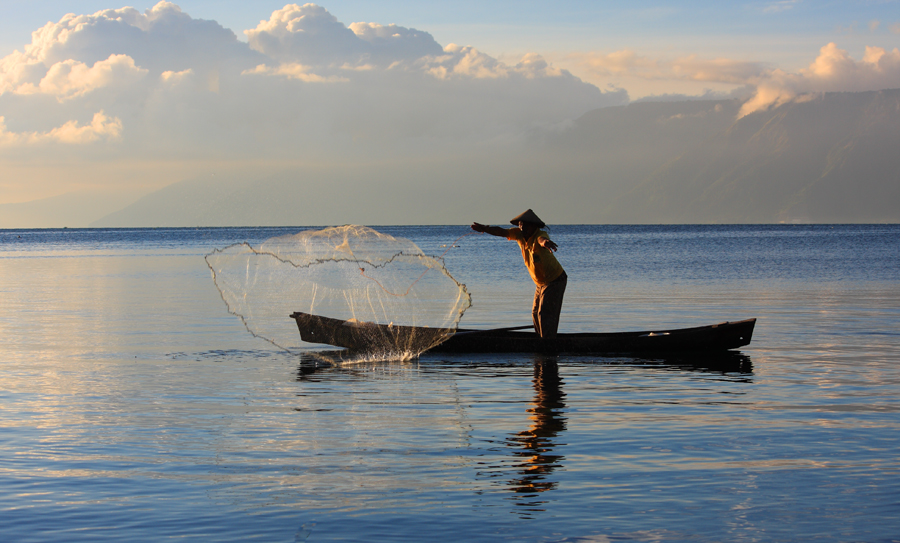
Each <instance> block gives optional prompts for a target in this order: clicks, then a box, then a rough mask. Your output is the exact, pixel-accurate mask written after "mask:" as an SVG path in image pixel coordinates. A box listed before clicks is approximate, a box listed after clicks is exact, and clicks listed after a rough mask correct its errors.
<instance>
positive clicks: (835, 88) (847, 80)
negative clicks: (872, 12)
mask: <svg viewBox="0 0 900 543" xmlns="http://www.w3.org/2000/svg"><path fill="white" fill-rule="evenodd" d="M751 82H752V83H753V84H755V85H756V89H757V91H756V94H755V96H754V97H753V98H751V99H750V100H749V101H747V103H745V104H744V106H743V107H742V108H741V113H740V114H741V115H742V116H743V115H748V114H750V113H753V112H754V111H759V110H762V109H767V108H769V107H772V106H776V105H780V104H784V103H787V102H789V101H791V100H795V99H798V98H801V97H803V96H805V95H807V94H809V93H819V92H860V91H870V90H881V89H889V88H900V49H896V48H895V49H894V50H892V51H887V50H885V49H884V48H881V47H866V50H865V54H864V55H863V58H862V59H860V60H855V59H854V58H853V57H851V56H850V54H849V53H848V52H847V51H845V50H843V49H840V48H838V46H837V45H836V44H834V43H829V44H828V45H826V46H824V47H822V49H820V50H819V56H818V57H816V59H815V60H814V61H813V62H812V63H811V64H810V65H809V67H807V68H805V69H803V70H800V71H799V72H798V73H789V72H785V71H782V70H772V71H770V72H766V73H764V74H762V75H760V76H759V77H757V78H753V79H752V80H751Z"/></svg>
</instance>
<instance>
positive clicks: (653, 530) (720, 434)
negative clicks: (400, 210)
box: [0, 225, 900, 542]
mask: <svg viewBox="0 0 900 543" xmlns="http://www.w3.org/2000/svg"><path fill="white" fill-rule="evenodd" d="M299 230H301V228H281V229H276V228H255V229H251V228H245V229H240V228H234V229H139V230H31V231H29V230H4V231H0V371H2V377H0V540H3V541H15V542H20V541H21V542H25V541H67V542H69V541H125V540H128V541H160V540H167V539H179V540H186V541H244V540H260V541H276V542H277V541H284V542H294V541H452V540H465V541H567V542H570V541H583V542H588V541H590V542H610V541H652V542H669V541H701V542H706V541H708V542H720V541H748V542H749V541H810V540H815V541H826V542H829V541H835V542H846V541H865V542H888V541H900V454H898V450H900V431H898V430H900V226H898V225H839V226H830V225H828V226H826V225H819V226H801V225H773V226H759V225H753V226H643V227H641V226H627V227H625V226H558V227H553V228H552V229H551V231H550V232H551V235H552V237H553V238H554V239H555V241H557V242H558V243H559V245H560V247H561V249H560V252H559V253H558V257H559V259H560V261H561V262H562V263H563V265H564V266H565V267H566V270H567V272H568V274H569V287H568V291H567V293H566V301H565V305H564V309H563V315H562V325H561V331H615V330H629V329H652V328H661V327H681V326H692V325H698V324H711V323H714V322H720V321H724V320H737V319H744V318H749V317H757V318H758V319H759V321H758V323H757V327H756V332H755V335H754V338H753V342H752V343H751V344H750V345H749V346H747V347H746V348H744V349H742V350H741V351H740V352H739V353H736V354H734V355H731V356H724V357H717V358H715V359H690V358H688V359H684V358H681V359H666V358H654V359H646V358H621V357H620V358H606V357H599V356H559V357H549V358H548V357H539V356H531V355H477V356H451V355H438V354H428V353H425V354H424V355H422V356H421V357H420V358H419V359H417V360H414V361H412V362H378V363H376V362H370V363H365V364H353V365H341V366H335V365H328V364H325V363H323V362H322V361H321V360H318V359H317V358H315V357H313V356H310V355H309V354H306V353H300V354H297V353H294V354H290V353H286V352H284V351H281V350H279V349H277V348H275V347H274V346H272V345H270V344H269V343H267V342H265V341H262V340H260V339H257V338H254V337H252V336H251V335H250V334H249V333H248V332H247V331H246V330H245V329H244V327H243V326H242V324H241V322H240V321H239V320H238V319H237V318H236V317H234V316H233V315H230V314H229V313H228V312H227V310H226V308H225V305H224V303H223V302H222V299H221V298H220V296H219V293H218V291H217V290H216V288H215V286H214V284H213V281H212V280H211V277H210V272H209V269H208V268H207V266H206V263H205V262H204V259H203V256H204V255H205V254H207V253H208V252H210V251H211V250H212V249H214V248H217V247H224V246H226V245H229V244H231V243H235V242H243V241H247V242H250V243H252V244H257V243H259V242H261V241H263V240H265V239H267V238H269V237H272V236H275V235H280V234H286V233H293V232H296V231H299ZM378 230H380V231H382V232H385V233H388V234H391V235H394V236H401V237H405V238H409V239H411V240H413V241H414V242H416V243H417V244H418V245H419V246H420V247H421V248H422V249H423V250H424V251H425V252H426V253H428V254H436V255H439V254H441V253H443V252H444V251H445V250H446V247H445V246H446V245H448V244H452V243H453V242H454V241H455V240H457V239H458V238H459V237H460V236H462V235H463V234H466V233H467V232H469V230H468V228H467V227H466V226H443V227H431V226H429V227H390V228H388V227H383V228H378ZM457 245H458V247H455V248H452V249H451V250H450V251H449V252H447V254H446V256H445V262H446V265H447V268H448V269H449V270H450V272H451V273H452V274H453V275H454V277H456V279H458V280H459V281H461V282H463V283H465V284H466V285H467V287H468V290H469V292H470V293H471V294H472V298H473V306H472V308H471V309H469V311H468V312H467V313H466V314H465V316H464V317H463V321H462V325H463V326H466V327H499V326H516V325H522V324H528V323H529V322H530V307H531V297H532V292H533V286H532V284H531V283H530V280H529V279H528V276H527V273H526V272H525V270H524V267H523V266H522V263H521V256H520V255H519V252H518V248H517V246H516V245H515V244H514V243H512V242H507V241H505V240H502V239H499V238H492V237H490V236H483V235H481V236H479V235H473V236H467V237H464V238H462V239H459V240H458V241H457ZM285 295H286V296H289V295H290V293H285ZM285 326H288V327H294V326H295V324H294V323H293V321H291V320H290V319H287V318H286V319H285ZM309 349H310V350H311V351H313V350H316V348H314V347H313V346H310V347H309ZM317 360H318V361H317Z"/></svg>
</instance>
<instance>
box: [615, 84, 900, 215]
mask: <svg viewBox="0 0 900 543" xmlns="http://www.w3.org/2000/svg"><path fill="white" fill-rule="evenodd" d="M898 143H900V90H890V91H880V92H867V93H834V94H825V95H820V96H818V97H816V98H815V99H812V100H808V101H805V102H801V103H789V104H785V105H783V106H781V107H778V108H775V109H773V110H770V111H767V112H759V113H754V114H751V115H748V116H746V117H744V118H742V119H740V120H738V121H737V122H735V123H734V124H733V125H731V126H730V127H729V128H728V129H727V130H725V131H723V132H722V133H720V134H717V135H716V136H715V137H713V138H711V139H709V140H708V141H705V142H703V143H702V145H696V146H694V147H693V148H692V149H691V150H689V151H688V152H686V153H684V154H682V155H681V156H679V157H677V158H674V159H672V160H670V161H668V162H667V163H666V164H664V165H663V166H662V167H660V168H658V169H657V170H656V171H654V172H653V173H652V174H651V175H649V176H648V177H647V178H646V179H645V180H644V181H643V182H641V183H640V184H638V185H637V186H636V187H635V188H634V189H633V190H631V191H630V192H628V193H627V194H625V195H622V196H620V197H619V198H617V199H616V200H615V201H613V202H612V203H611V204H610V205H609V206H607V207H606V208H605V210H604V216H605V218H606V219H607V220H608V221H609V222H622V223H627V222H635V221H634V217H635V216H640V217H642V220H641V221H640V222H659V223H706V222H720V223H723V222H779V221H803V222H882V221H887V222H896V221H898V220H900V153H898V152H897V146H898Z"/></svg>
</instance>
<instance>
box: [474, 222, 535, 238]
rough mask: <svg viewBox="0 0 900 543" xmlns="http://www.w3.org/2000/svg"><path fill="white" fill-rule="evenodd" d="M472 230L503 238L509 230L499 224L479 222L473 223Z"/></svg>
mask: <svg viewBox="0 0 900 543" xmlns="http://www.w3.org/2000/svg"><path fill="white" fill-rule="evenodd" d="M472 230H474V231H476V232H484V233H485V234H490V235H492V236H498V237H501V238H505V237H506V232H507V230H506V228H501V227H499V226H486V225H484V224H481V223H477V222H473V223H472ZM548 241H549V240H548Z"/></svg>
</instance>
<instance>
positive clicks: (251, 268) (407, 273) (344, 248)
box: [206, 225, 471, 359]
mask: <svg viewBox="0 0 900 543" xmlns="http://www.w3.org/2000/svg"><path fill="white" fill-rule="evenodd" d="M206 262H207V264H208V265H209V268H210V270H211V271H212V275H213V280H214V281H215V284H216V287H217V288H218V289H219V292H220V293H221V295H222V299H223V300H224V301H225V303H226V304H227V306H228V309H229V311H230V312H231V313H233V314H235V315H237V316H238V317H240V318H241V320H242V321H243V323H244V325H245V326H246V327H247V329H248V330H249V331H250V333H252V334H253V335H255V336H257V337H260V338H263V339H265V340H267V341H269V342H271V343H273V344H275V345H277V346H278V347H281V348H283V349H286V350H288V351H300V350H309V349H310V348H311V345H310V344H309V343H305V342H303V341H301V339H300V334H299V333H298V326H297V323H296V322H295V321H294V320H293V319H291V318H290V315H292V314H294V313H296V312H299V313H303V314H308V315H317V316H321V317H328V318H331V319H339V320H341V321H346V322H344V323H343V324H342V325H341V326H344V327H352V328H353V332H354V334H357V335H360V334H362V335H365V333H366V332H367V331H369V332H371V333H370V334H368V335H369V336H370V337H367V339H366V340H365V341H362V342H360V343H359V346H361V347H364V349H365V350H366V351H367V352H368V355H370V356H372V357H380V358H404V359H406V358H411V357H415V356H417V355H418V354H420V353H421V352H423V351H425V350H427V349H429V348H431V347H433V346H435V345H437V344H439V343H440V342H442V341H444V340H445V339H446V338H447V337H449V336H450V335H452V334H453V332H454V331H455V330H456V327H457V325H458V323H459V321H460V319H461V318H462V315H463V313H464V312H465V311H466V309H468V307H469V306H470V305H471V298H470V296H469V293H468V292H467V290H466V287H465V285H463V284H461V283H459V282H458V281H457V280H456V279H454V278H453V277H452V276H451V275H450V273H449V272H448V271H447V269H446V268H445V267H444V263H443V260H442V259H441V258H440V257H434V256H428V255H425V254H424V253H423V252H422V251H421V250H420V249H419V247H417V246H416V245H415V244H414V243H413V242H411V241H409V240H407V239H403V238H396V237H393V236H389V235H387V234H382V233H380V232H377V231H375V230H373V229H371V228H368V227H365V226H355V225H349V226H341V227H334V228H326V229H324V230H308V231H303V232H300V233H298V234H295V235H288V236H279V237H275V238H271V239H269V240H267V241H265V242H264V243H262V244H261V245H260V246H259V247H256V248H254V247H252V246H250V245H249V244H247V243H241V244H236V245H231V246H229V247H226V248H224V249H216V250H215V251H213V252H212V253H210V254H208V255H207V256H206ZM375 324H380V325H388V326H387V327H384V326H375ZM411 327H414V328H411ZM386 331H387V332H386Z"/></svg>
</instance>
